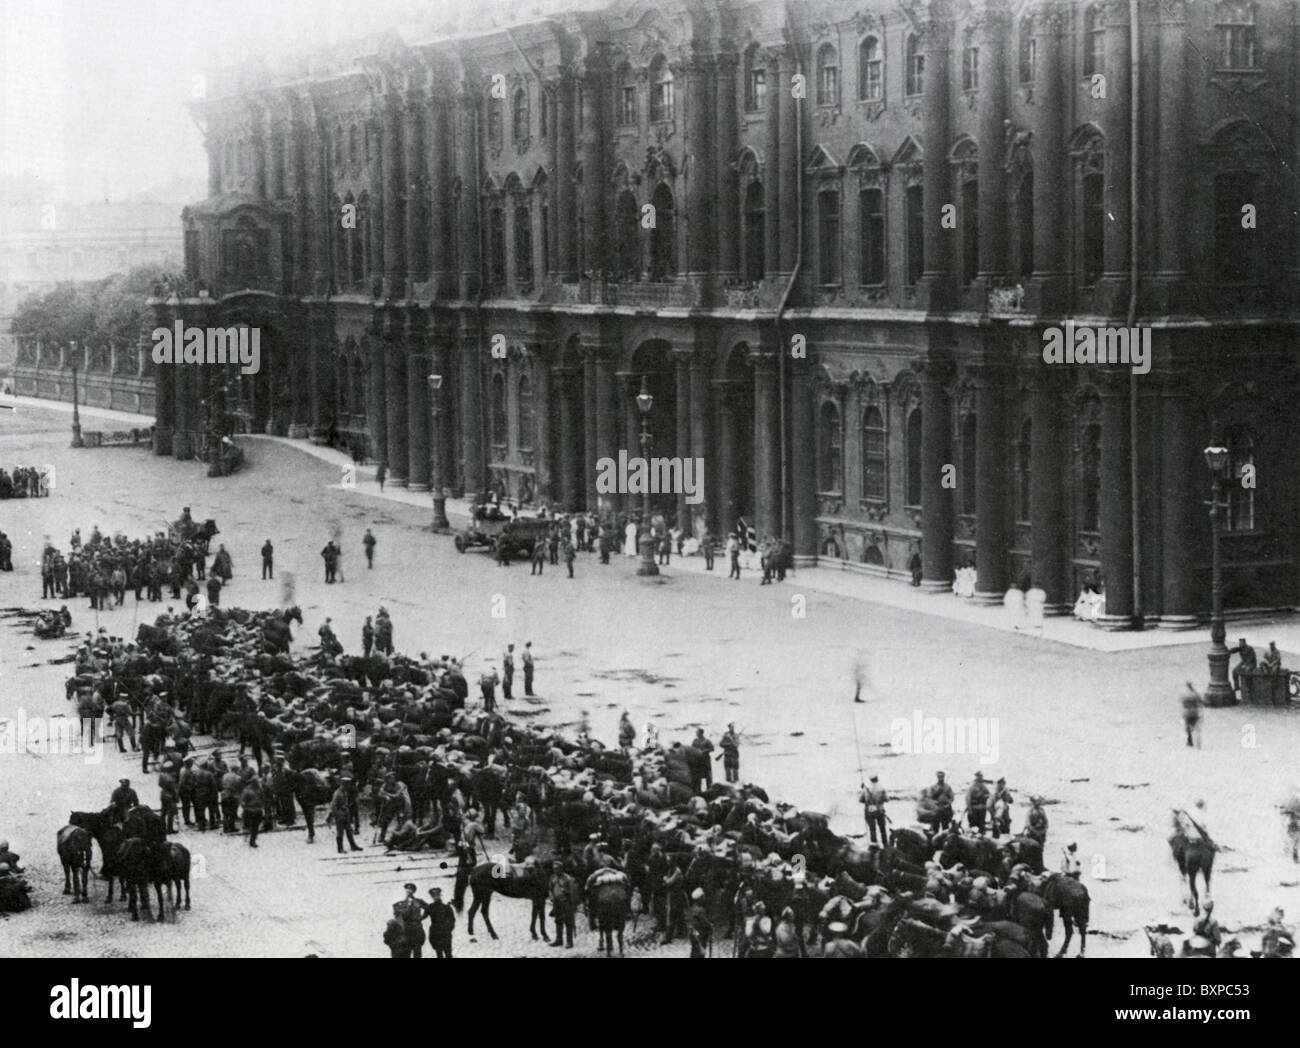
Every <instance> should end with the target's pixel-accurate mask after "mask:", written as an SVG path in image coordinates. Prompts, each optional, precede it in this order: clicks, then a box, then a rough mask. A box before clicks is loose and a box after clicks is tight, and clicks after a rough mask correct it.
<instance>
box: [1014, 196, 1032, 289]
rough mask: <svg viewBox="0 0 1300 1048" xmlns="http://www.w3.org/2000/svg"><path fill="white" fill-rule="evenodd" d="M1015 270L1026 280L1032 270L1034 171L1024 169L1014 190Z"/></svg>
mask: <svg viewBox="0 0 1300 1048" xmlns="http://www.w3.org/2000/svg"><path fill="white" fill-rule="evenodd" d="M1016 223H1017V228H1016V252H1017V254H1018V255H1019V258H1018V259H1017V260H1016V261H1017V263H1018V267H1017V272H1018V273H1019V275H1020V279H1021V280H1028V279H1029V278H1030V276H1032V275H1033V272H1034V173H1033V171H1025V172H1024V174H1023V175H1021V178H1020V185H1019V188H1018V189H1017V192H1016Z"/></svg>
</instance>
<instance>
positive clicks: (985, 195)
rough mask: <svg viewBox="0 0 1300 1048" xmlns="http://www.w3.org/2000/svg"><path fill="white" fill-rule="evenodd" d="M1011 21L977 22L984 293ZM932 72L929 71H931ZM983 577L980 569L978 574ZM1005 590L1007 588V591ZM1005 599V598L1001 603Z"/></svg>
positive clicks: (1002, 258) (1001, 253)
mask: <svg viewBox="0 0 1300 1048" xmlns="http://www.w3.org/2000/svg"><path fill="white" fill-rule="evenodd" d="M1009 28H1010V20H1009V19H1008V17H1007V13H1006V8H1005V7H1004V6H1003V5H1002V4H1001V3H996V2H994V3H989V4H987V5H986V6H985V8H984V10H983V11H982V12H981V14H980V16H979V19H978V20H977V22H976V33H975V40H976V41H977V43H978V44H979V49H980V55H979V98H978V112H979V149H980V168H979V277H978V280H979V284H980V287H979V289H978V290H979V294H980V295H981V296H983V295H985V294H987V292H988V289H989V288H990V287H992V286H994V284H995V281H996V279H997V278H998V277H1001V276H1002V275H1003V274H1005V273H1006V271H1007V233H1006V228H1007V227H1006V209H1007V176H1006V170H1005V167H1004V161H1005V155H1004V153H1005V138H1006V131H1005V127H1004V124H1003V121H1005V120H1006V113H1007V93H1006V54H1007V41H1008V40H1009V39H1010V33H1009ZM926 72H927V73H928V72H929V70H928V69H927V70H926ZM976 572H977V574H978V568H977V569H976ZM1003 589H1004V590H1005V586H1004V587H1003ZM999 599H1000V598H999Z"/></svg>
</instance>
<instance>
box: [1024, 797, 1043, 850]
mask: <svg viewBox="0 0 1300 1048" xmlns="http://www.w3.org/2000/svg"><path fill="white" fill-rule="evenodd" d="M1025 836H1026V837H1032V838H1033V839H1034V840H1036V841H1037V842H1038V843H1039V844H1046V843H1047V812H1045V811H1043V798H1042V797H1030V798H1029V814H1028V815H1027V816H1025Z"/></svg>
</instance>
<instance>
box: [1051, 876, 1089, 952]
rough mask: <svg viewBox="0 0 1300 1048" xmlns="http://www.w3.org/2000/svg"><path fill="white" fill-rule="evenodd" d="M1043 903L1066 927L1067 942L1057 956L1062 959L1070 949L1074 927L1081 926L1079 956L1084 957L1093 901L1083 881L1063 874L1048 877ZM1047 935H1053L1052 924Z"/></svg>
mask: <svg viewBox="0 0 1300 1048" xmlns="http://www.w3.org/2000/svg"><path fill="white" fill-rule="evenodd" d="M1041 894H1042V896H1043V902H1045V903H1047V905H1048V907H1049V908H1050V909H1051V910H1055V911H1056V912H1057V913H1059V914H1060V915H1061V923H1062V924H1064V925H1065V942H1063V943H1061V948H1060V949H1059V950H1058V951H1057V953H1056V956H1057V957H1062V956H1064V955H1065V951H1066V950H1067V949H1069V947H1070V937H1071V936H1072V935H1073V934H1074V926H1075V925H1076V924H1077V925H1078V926H1079V956H1080V957H1082V956H1083V955H1084V951H1086V950H1087V949H1088V910H1089V907H1090V903H1091V899H1090V897H1089V895H1088V886H1087V885H1086V884H1084V883H1083V882H1082V881H1079V880H1076V879H1075V878H1073V877H1067V876H1066V875H1065V874H1063V873H1053V874H1049V875H1048V876H1047V879H1046V880H1045V881H1044V882H1043V889H1042V892H1041ZM1046 930H1047V934H1048V935H1049V936H1050V935H1051V934H1052V929H1051V926H1050V923H1049V925H1048V927H1047V929H1046Z"/></svg>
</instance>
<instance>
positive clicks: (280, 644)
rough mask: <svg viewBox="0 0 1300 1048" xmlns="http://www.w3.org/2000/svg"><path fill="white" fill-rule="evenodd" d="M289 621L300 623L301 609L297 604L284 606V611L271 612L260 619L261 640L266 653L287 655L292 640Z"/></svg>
mask: <svg viewBox="0 0 1300 1048" xmlns="http://www.w3.org/2000/svg"><path fill="white" fill-rule="evenodd" d="M290 622H296V623H298V625H299V626H301V625H302V609H301V608H299V607H298V605H296V604H295V605H294V606H293V607H292V608H285V609H284V611H277V612H271V613H269V614H268V615H266V617H265V618H264V619H263V621H262V641H263V643H264V644H265V645H266V647H265V650H266V653H267V654H268V655H287V654H288V653H289V642H290V641H292V640H293V630H292V629H291V628H290V627H289V623H290Z"/></svg>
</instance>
